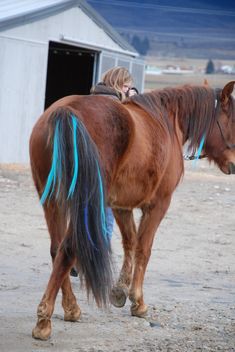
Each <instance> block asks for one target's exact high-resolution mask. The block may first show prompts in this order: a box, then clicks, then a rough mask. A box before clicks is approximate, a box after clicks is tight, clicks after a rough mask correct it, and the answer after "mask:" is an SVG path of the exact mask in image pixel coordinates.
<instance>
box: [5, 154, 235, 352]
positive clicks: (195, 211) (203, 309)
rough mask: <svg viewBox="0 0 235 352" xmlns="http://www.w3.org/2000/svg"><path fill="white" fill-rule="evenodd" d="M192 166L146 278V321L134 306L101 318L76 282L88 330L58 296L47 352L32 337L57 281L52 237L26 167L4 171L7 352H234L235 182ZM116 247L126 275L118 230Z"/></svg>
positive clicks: (165, 222)
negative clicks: (52, 278)
mask: <svg viewBox="0 0 235 352" xmlns="http://www.w3.org/2000/svg"><path fill="white" fill-rule="evenodd" d="M185 166H186V171H185V176H184V179H183V181H182V183H181V184H180V185H179V187H178V188H177V190H176V192H175V193H174V197H173V200H172V203H171V206H170V209H169V211H168V213H167V215H166V217H165V219H164V220H163V222H162V224H161V226H160V229H159V231H158V235H157V236H156V238H155V242H154V246H153V250H152V256H151V259H150V263H149V266H148V270H147V273H146V277H145V285H144V292H145V300H146V303H148V304H149V313H148V316H147V317H146V319H139V318H134V317H131V315H130V302H127V304H126V306H125V307H124V308H121V309H117V308H114V307H110V308H109V309H108V310H105V311H104V310H99V309H97V308H96V306H95V304H94V303H93V302H89V303H88V302H87V299H86V294H85V293H84V292H83V291H82V290H81V288H80V284H79V281H78V280H77V279H76V278H72V282H73V287H74V292H75V294H76V295H77V298H78V302H79V304H80V306H81V309H82V316H81V320H80V321H79V322H77V323H70V322H64V321H63V311H62V308H61V304H60V301H61V295H60V294H59V296H58V298H57V303H56V307H55V311H54V315H53V319H52V323H53V331H52V337H51V338H50V339H49V340H48V341H46V342H45V341H44V342H43V341H38V340H34V339H32V337H31V331H32V328H33V327H34V325H35V322H36V310H37V305H38V303H39V301H40V300H41V297H42V295H43V292H44V290H45V287H46V284H47V281H48V278H49V275H50V271H51V260H50V255H49V246H50V243H49V236H48V233H47V229H46V225H45V221H44V217H43V212H42V209H41V206H40V205H39V202H38V199H37V195H36V192H35V190H34V186H33V184H32V180H31V176H30V171H29V168H28V167H27V165H26V166H24V165H0V238H1V246H0V267H1V271H0V275H1V280H0V351H1V352H5V351H10V352H11V351H22V352H28V351H33V352H34V351H37V352H39V351H40V352H44V351H65V352H73V351H74V352H75V351H77V352H106V351H110V352H116V351H123V352H124V351H133V352H140V351H146V352H150V351H167V352H168V351H169V352H170V351H174V352H175V351H179V352H184V351H185V352H186V351H187V352H188V351H211V352H212V351H213V352H214V351H235V255H234V254H235V236H234V211H235V190H234V185H235V182H234V181H235V176H226V175H223V174H221V173H220V172H219V171H218V170H217V169H215V168H214V167H213V166H209V165H208V164H207V163H206V162H205V161H200V162H199V163H198V165H197V167H196V168H195V167H193V166H192V163H191V162H189V161H186V162H185ZM135 216H136V219H137V221H138V217H139V213H138V212H136V213H135ZM112 246H113V251H114V257H115V261H116V263H117V266H118V267H120V265H121V261H122V248H121V240H120V235H119V232H118V229H117V228H116V227H115V231H114V235H113V239H112Z"/></svg>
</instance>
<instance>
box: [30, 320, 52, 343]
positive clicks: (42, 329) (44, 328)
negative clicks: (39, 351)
mask: <svg viewBox="0 0 235 352" xmlns="http://www.w3.org/2000/svg"><path fill="white" fill-rule="evenodd" d="M32 336H33V337H34V338H35V339H39V340H44V341H45V340H48V339H49V337H50V336H51V322H50V320H47V321H46V322H45V321H40V322H38V323H37V325H36V326H35V328H34V329H33V331H32Z"/></svg>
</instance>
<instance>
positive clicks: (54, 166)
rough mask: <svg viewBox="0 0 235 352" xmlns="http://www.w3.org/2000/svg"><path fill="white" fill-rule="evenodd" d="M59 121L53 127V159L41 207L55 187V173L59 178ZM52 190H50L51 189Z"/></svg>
mask: <svg viewBox="0 0 235 352" xmlns="http://www.w3.org/2000/svg"><path fill="white" fill-rule="evenodd" d="M59 123H60V122H59V121H57V122H56V127H55V134H54V142H53V159H52V165H51V170H50V173H49V175H48V178H47V183H46V186H45V188H44V191H43V194H42V196H41V199H40V203H41V204H42V205H43V204H44V203H45V201H46V199H47V197H48V195H49V193H50V197H51V195H52V193H53V191H54V188H55V185H56V177H57V171H58V170H59V175H60V177H61V160H60V157H61V153H60V147H59ZM51 188H52V189H51Z"/></svg>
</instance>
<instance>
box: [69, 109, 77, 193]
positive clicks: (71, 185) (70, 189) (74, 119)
mask: <svg viewBox="0 0 235 352" xmlns="http://www.w3.org/2000/svg"><path fill="white" fill-rule="evenodd" d="M72 124H73V156H74V167H73V178H72V181H71V184H70V187H69V192H68V199H69V198H71V197H72V195H73V193H74V190H75V186H76V183H77V178H78V147H77V127H78V122H77V119H76V117H75V116H72Z"/></svg>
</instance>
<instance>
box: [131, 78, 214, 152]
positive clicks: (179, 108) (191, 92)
mask: <svg viewBox="0 0 235 352" xmlns="http://www.w3.org/2000/svg"><path fill="white" fill-rule="evenodd" d="M129 101H131V102H132V103H134V104H136V105H137V106H139V107H140V108H142V109H143V110H145V111H146V112H147V113H148V114H150V115H151V116H152V117H153V118H155V119H157V120H158V121H159V122H160V121H161V125H163V124H164V125H165V128H168V129H169V131H170V132H171V131H172V129H173V128H172V121H171V120H170V118H169V116H170V115H171V114H172V113H173V115H174V116H177V117H178V119H179V123H180V127H181V129H182V131H183V134H184V138H185V141H186V140H188V141H189V149H191V150H192V151H193V152H195V150H196V149H197V148H198V146H199V144H200V141H201V139H202V137H203V136H204V135H205V136H206V135H207V134H208V133H210V130H211V128H212V126H213V124H214V122H215V115H216V113H215V102H216V93H215V91H214V90H213V89H212V88H209V87H205V86H188V85H187V86H182V87H177V88H165V89H162V90H153V91H152V92H149V93H144V94H139V95H134V96H132V97H131V98H130V99H129ZM127 102H128V101H127ZM127 102H126V103H127ZM124 104H125V103H124ZM218 104H219V99H218Z"/></svg>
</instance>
